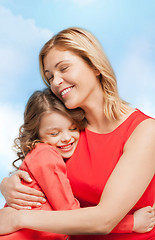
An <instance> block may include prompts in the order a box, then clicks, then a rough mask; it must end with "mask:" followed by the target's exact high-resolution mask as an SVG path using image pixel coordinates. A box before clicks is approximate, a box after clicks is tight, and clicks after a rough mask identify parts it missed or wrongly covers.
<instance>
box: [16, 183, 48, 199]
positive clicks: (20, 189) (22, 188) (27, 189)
mask: <svg viewBox="0 0 155 240" xmlns="http://www.w3.org/2000/svg"><path fill="white" fill-rule="evenodd" d="M16 191H18V192H19V193H23V194H26V195H34V196H36V197H44V196H45V195H44V193H42V192H41V191H38V190H36V189H34V188H31V187H27V186H24V185H23V184H19V185H18V186H17V188H16Z"/></svg>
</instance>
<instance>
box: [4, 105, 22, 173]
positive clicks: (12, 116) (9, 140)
mask: <svg viewBox="0 0 155 240" xmlns="http://www.w3.org/2000/svg"><path fill="white" fill-rule="evenodd" d="M0 116H1V117H0V133H1V137H0V159H1V160H0V169H1V171H0V173H1V174H2V169H5V171H4V172H5V173H6V171H8V173H9V171H10V170H12V168H11V164H12V162H13V160H14V159H15V158H16V154H15V153H14V152H13V150H12V146H13V141H14V139H15V138H16V137H17V136H18V130H19V127H20V125H21V124H22V122H23V114H22V110H21V109H18V107H16V108H15V107H14V106H11V105H0Z"/></svg>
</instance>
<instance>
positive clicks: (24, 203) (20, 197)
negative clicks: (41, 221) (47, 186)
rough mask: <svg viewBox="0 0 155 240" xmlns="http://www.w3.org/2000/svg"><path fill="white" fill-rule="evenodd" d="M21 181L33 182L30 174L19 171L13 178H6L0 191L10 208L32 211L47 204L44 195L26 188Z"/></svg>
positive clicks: (0, 186)
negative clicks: (33, 208) (42, 204)
mask: <svg viewBox="0 0 155 240" xmlns="http://www.w3.org/2000/svg"><path fill="white" fill-rule="evenodd" d="M21 179H23V180H24V181H26V182H31V181H32V179H31V178H30V176H29V174H28V173H27V172H25V171H21V170H19V171H17V172H16V173H15V174H14V175H12V176H11V177H7V178H4V179H3V180H2V183H1V185H0V190H1V193H2V195H3V196H4V198H5V200H6V202H7V204H8V206H10V207H12V208H15V209H18V210H20V209H31V207H38V206H39V205H41V203H45V201H46V200H45V198H44V194H43V193H42V192H40V191H37V190H36V189H33V188H30V187H27V186H24V185H23V184H22V183H21Z"/></svg>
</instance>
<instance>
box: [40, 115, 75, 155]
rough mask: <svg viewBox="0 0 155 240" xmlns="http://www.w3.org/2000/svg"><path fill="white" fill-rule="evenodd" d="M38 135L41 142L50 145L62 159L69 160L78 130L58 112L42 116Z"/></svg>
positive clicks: (73, 149)
mask: <svg viewBox="0 0 155 240" xmlns="http://www.w3.org/2000/svg"><path fill="white" fill-rule="evenodd" d="M39 135H40V138H41V140H42V141H43V142H45V143H49V144H51V145H52V146H53V147H55V148H56V149H57V151H58V152H59V153H60V155H61V156H62V157H63V158H69V157H71V156H72V154H73V153H74V151H75V148H76V146H77V143H78V139H79V135H80V133H79V130H78V129H77V127H76V126H75V124H74V123H73V122H72V120H71V119H69V118H67V117H66V116H64V115H63V114H62V113H59V112H52V113H47V114H45V115H43V117H42V119H41V121H40V127H39Z"/></svg>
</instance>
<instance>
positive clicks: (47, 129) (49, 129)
mask: <svg viewBox="0 0 155 240" xmlns="http://www.w3.org/2000/svg"><path fill="white" fill-rule="evenodd" d="M51 130H58V128H52V127H49V128H46V129H45V131H46V132H47V131H51Z"/></svg>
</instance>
